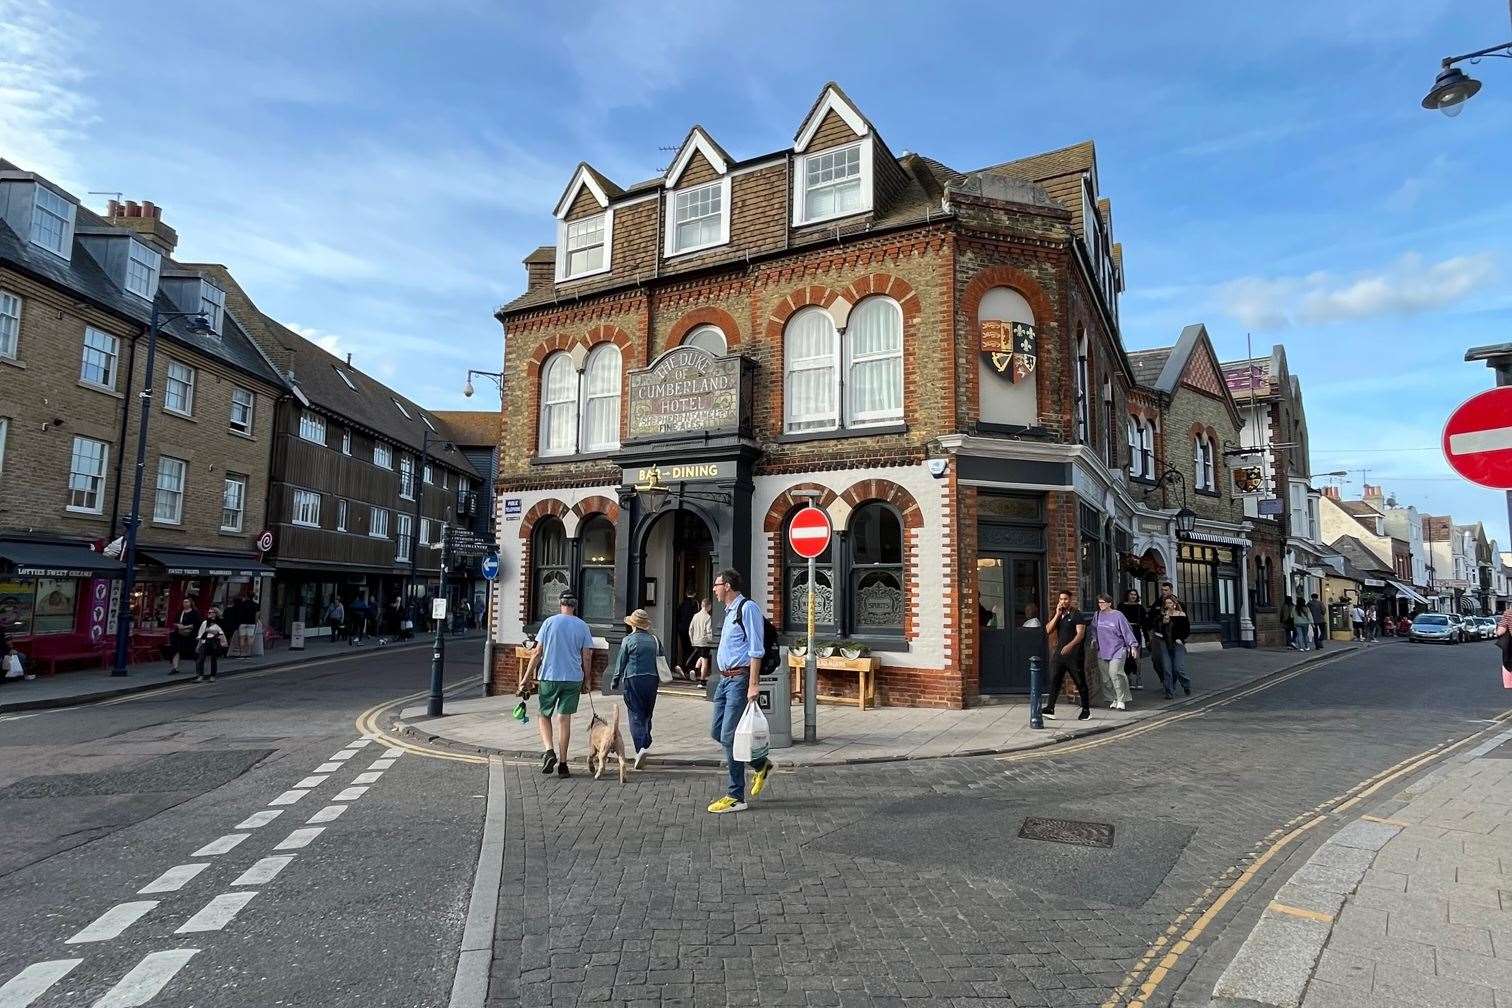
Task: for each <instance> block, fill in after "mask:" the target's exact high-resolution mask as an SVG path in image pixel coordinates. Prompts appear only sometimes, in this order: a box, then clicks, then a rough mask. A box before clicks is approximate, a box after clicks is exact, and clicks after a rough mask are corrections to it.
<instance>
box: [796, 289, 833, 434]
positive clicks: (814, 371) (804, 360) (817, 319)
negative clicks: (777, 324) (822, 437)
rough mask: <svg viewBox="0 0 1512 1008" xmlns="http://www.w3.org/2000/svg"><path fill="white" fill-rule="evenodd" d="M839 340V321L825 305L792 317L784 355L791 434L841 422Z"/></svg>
mask: <svg viewBox="0 0 1512 1008" xmlns="http://www.w3.org/2000/svg"><path fill="white" fill-rule="evenodd" d="M839 342H840V341H839V339H838V338H837V336H836V333H835V324H834V322H833V321H832V320H831V319H830V316H829V312H827V311H825V310H824V309H822V308H814V307H810V308H805V309H803V310H802V311H800V312H798V313H797V314H796V315H794V316H793V317H792V318H791V319H789V320H788V324H787V331H786V333H785V334H784V336H783V355H784V357H785V358H786V364H785V372H786V375H787V383H786V385H787V387H786V393H785V395H784V402H785V404H786V406H785V408H786V411H787V423H786V425H785V426H786V429H787V432H788V433H789V434H798V433H803V432H805V431H825V430H834V429H835V428H837V427H838V426H839V425H840V387H839V382H838V380H837V379H838V375H839Z"/></svg>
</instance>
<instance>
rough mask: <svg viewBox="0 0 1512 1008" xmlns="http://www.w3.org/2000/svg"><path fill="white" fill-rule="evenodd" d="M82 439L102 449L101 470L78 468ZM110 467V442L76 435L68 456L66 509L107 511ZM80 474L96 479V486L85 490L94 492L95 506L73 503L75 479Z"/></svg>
mask: <svg viewBox="0 0 1512 1008" xmlns="http://www.w3.org/2000/svg"><path fill="white" fill-rule="evenodd" d="M81 441H83V442H86V443H88V444H90V445H94V446H97V447H98V448H99V449H100V456H99V461H100V465H99V471H98V472H90V471H87V470H84V469H80V468H78V465H77V463H78V461H79V458H80V456H79V442H81ZM109 469H110V444H109V442H106V441H101V440H99V439H98V438H89V437H81V436H75V437H74V439H73V444H72V446H71V448H70V450H69V456H68V495H67V497H65V498H64V499H65V501H66V502H67V503H66V505H65V510H68V511H71V512H73V513H74V514H94V515H97V514H103V513H104V511H105V473H106V472H107V471H109ZM79 476H83V477H84V478H86V479H90V480H93V481H94V487H93V489H91V490H87V491H84V492H85V493H88V494H92V495H93V496H94V500H95V502H94V506H93V507H90V506H89V505H85V504H75V503H73V495H74V493H75V491H74V479H75V478H76V477H79Z"/></svg>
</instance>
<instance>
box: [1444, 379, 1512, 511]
mask: <svg viewBox="0 0 1512 1008" xmlns="http://www.w3.org/2000/svg"><path fill="white" fill-rule="evenodd" d="M1444 457H1445V458H1447V459H1448V460H1449V464H1450V465H1451V466H1453V467H1454V471H1455V472H1457V473H1459V474H1460V475H1461V476H1463V477H1465V479H1467V480H1469V481H1470V482H1472V483H1479V484H1480V485H1481V486H1484V487H1491V488H1492V489H1493V490H1512V386H1508V387H1505V388H1494V389H1491V390H1490V391H1487V392H1482V393H1481V394H1480V395H1478V396H1475V397H1474V398H1473V399H1470V400H1468V401H1467V402H1465V403H1464V404H1463V405H1461V406H1460V408H1459V409H1457V410H1455V411H1454V413H1453V414H1451V415H1450V417H1449V422H1448V423H1447V424H1445V425H1444Z"/></svg>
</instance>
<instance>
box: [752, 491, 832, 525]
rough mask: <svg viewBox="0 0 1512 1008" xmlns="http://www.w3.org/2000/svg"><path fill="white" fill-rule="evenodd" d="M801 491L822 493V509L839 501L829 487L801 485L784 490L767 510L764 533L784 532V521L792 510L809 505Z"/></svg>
mask: <svg viewBox="0 0 1512 1008" xmlns="http://www.w3.org/2000/svg"><path fill="white" fill-rule="evenodd" d="M799 490H818V491H819V492H820V493H819V500H818V504H819V506H820V507H822V508H827V507H829V506H830V505H831V504H833V503H834V502H835V500H836V499H837V495H836V494H835V491H833V490H831V489H830V488H829V487H821V486H814V487H806V486H803V485H802V484H799V485H798V486H795V487H792V488H791V489H788V490H784V491H783V492H782V493H780V494H778V495H777V499H776V500H774V501H772V506H771V507H769V508H767V513H766V517H765V518H764V519H762V522H761V529H762V531H763V532H767V533H775V532H780V531H781V530H782V523H783V521H785V520H786V519H787V516H788V515H789V514H790V513H791V512H792V510H793V509H794V508H798V507H803V506H804V505H806V504H807V503H808V498H806V497H799V496H798V491H799Z"/></svg>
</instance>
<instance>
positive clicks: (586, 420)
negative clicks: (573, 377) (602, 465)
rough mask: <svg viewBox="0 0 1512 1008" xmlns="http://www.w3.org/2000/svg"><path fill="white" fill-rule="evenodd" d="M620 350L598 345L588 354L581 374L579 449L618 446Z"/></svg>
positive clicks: (605, 344)
mask: <svg viewBox="0 0 1512 1008" xmlns="http://www.w3.org/2000/svg"><path fill="white" fill-rule="evenodd" d="M619 419H620V351H619V347H617V346H615V345H614V344H613V343H601V344H599V345H598V346H597V347H595V348H594V350H593V352H592V353H590V354H589V355H588V365H587V367H586V368H584V372H583V450H584V451H588V452H594V451H607V450H609V449H611V448H618V447H619Z"/></svg>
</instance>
